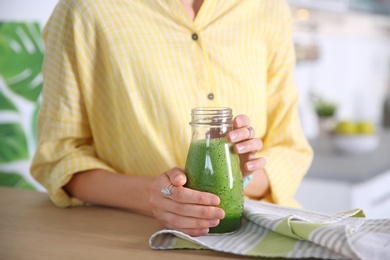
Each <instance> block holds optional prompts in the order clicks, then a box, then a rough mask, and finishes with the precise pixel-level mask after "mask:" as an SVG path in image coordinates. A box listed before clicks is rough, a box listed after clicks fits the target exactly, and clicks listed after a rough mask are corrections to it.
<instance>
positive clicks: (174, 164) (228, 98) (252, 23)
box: [31, 0, 312, 236]
mask: <svg viewBox="0 0 390 260" xmlns="http://www.w3.org/2000/svg"><path fill="white" fill-rule="evenodd" d="M44 40H45V48H46V53H45V59H44V65H43V76H44V91H43V100H42V106H41V110H40V114H39V119H38V132H39V133H38V135H39V145H38V148H37V151H36V154H35V156H34V160H33V163H32V166H31V172H32V175H33V176H34V177H35V178H36V179H37V180H38V181H39V182H41V183H42V184H43V185H44V186H45V187H46V188H47V190H48V192H49V194H50V197H51V199H52V200H53V202H54V203H55V204H56V205H57V206H60V207H68V206H73V205H82V204H86V203H91V204H98V205H106V206H112V207H119V208H126V209H129V210H132V211H135V212H140V213H142V214H147V215H152V216H154V217H155V218H156V219H157V220H158V221H159V222H161V223H162V224H163V225H164V226H165V227H167V228H172V229H176V230H180V231H182V232H184V233H187V234H189V235H192V236H199V235H204V234H207V233H208V231H209V228H210V227H213V226H216V225H218V223H219V220H220V219H222V218H223V217H224V214H225V213H224V212H223V210H222V209H220V208H218V207H217V206H218V204H219V198H218V197H217V196H215V195H213V194H210V193H203V192H198V191H195V190H191V189H188V188H185V187H183V185H184V184H185V182H186V177H185V174H184V172H183V170H182V168H183V166H184V164H185V159H186V155H187V150H188V147H189V142H190V139H191V137H190V134H191V129H190V127H189V125H188V122H189V121H190V118H189V113H190V111H191V108H194V107H209V106H213V107H220V106H223V107H231V108H232V109H233V111H234V112H235V113H237V114H239V115H238V116H236V117H235V120H234V131H232V132H230V134H229V136H228V139H229V141H231V142H232V143H234V150H235V152H236V153H238V154H239V157H240V163H241V170H242V174H243V178H245V177H247V176H250V175H251V176H253V178H252V180H251V181H250V182H249V184H248V185H247V186H246V188H245V195H246V196H247V197H249V198H253V199H264V200H266V201H270V202H272V203H277V204H280V205H290V206H296V205H297V204H296V203H295V202H294V199H293V196H294V193H295V190H296V188H297V186H298V185H299V183H300V180H301V179H302V177H303V175H304V174H305V172H306V171H307V169H308V167H309V165H310V162H311V158H312V151H311V148H310V146H309V145H308V142H307V140H306V139H305V137H304V135H303V133H302V131H301V128H300V123H299V117H298V111H297V104H298V95H297V90H296V87H295V85H294V78H293V67H294V61H295V57H294V51H293V45H292V37H291V16H290V12H289V9H288V6H287V5H286V3H285V1H283V0H264V1H241V0H234V1H233V0H232V1H199V0H198V1H197V0H193V1H189V0H187V1H185V0H182V1H179V0H175V1H173V0H172V1H154V0H150V1H119V0H117V1H107V0H87V1H85V0H61V1H60V2H59V3H58V5H57V7H56V9H55V10H54V12H53V14H52V16H51V18H50V20H49V21H48V23H47V25H46V27H45V30H44ZM255 130H256V131H255ZM265 159H266V160H267V166H266V167H265ZM170 184H172V185H173V186H172V188H171V189H170V190H165V188H167V187H168V186H169V185H170ZM162 191H163V192H162ZM164 193H165V194H164ZM167 195H169V196H167Z"/></svg>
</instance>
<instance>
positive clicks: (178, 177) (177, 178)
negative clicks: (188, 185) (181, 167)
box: [174, 175, 184, 182]
mask: <svg viewBox="0 0 390 260" xmlns="http://www.w3.org/2000/svg"><path fill="white" fill-rule="evenodd" d="M174 181H175V182H181V181H184V176H182V175H178V176H176V177H175V179H174Z"/></svg>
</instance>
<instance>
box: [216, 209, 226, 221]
mask: <svg viewBox="0 0 390 260" xmlns="http://www.w3.org/2000/svg"><path fill="white" fill-rule="evenodd" d="M214 216H215V217H216V218H217V219H223V218H224V217H225V212H224V211H223V210H217V211H215V213H214Z"/></svg>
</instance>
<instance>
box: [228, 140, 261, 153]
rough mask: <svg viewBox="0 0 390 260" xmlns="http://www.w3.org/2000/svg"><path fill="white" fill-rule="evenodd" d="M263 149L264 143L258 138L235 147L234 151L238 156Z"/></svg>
mask: <svg viewBox="0 0 390 260" xmlns="http://www.w3.org/2000/svg"><path fill="white" fill-rule="evenodd" d="M262 148H263V142H262V141H261V140H260V139H258V138H254V139H250V140H247V141H243V142H240V143H237V144H235V145H234V151H235V152H236V153H237V154H244V153H250V152H258V151H260V150H261V149H262Z"/></svg>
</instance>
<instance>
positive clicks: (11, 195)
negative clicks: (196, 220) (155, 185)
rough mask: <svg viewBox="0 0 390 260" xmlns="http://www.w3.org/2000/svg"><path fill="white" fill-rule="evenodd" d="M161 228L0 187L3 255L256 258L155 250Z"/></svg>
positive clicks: (147, 220) (120, 213) (146, 220)
mask: <svg viewBox="0 0 390 260" xmlns="http://www.w3.org/2000/svg"><path fill="white" fill-rule="evenodd" d="M160 229H161V226H160V225H159V224H158V223H157V222H156V221H155V220H154V219H153V218H151V217H146V216H143V215H139V214H136V213H132V212H129V211H125V210H118V209H113V208H107V207H95V206H90V207H74V208H67V209H61V208H57V207H55V206H54V205H53V204H52V203H51V202H50V200H49V197H48V194H47V193H42V192H37V191H30V190H18V189H12V188H5V187H0V259H29V260H34V259H39V260H44V259H93V260H98V259H105V260H106V259H115V260H118V259H126V260H129V259H142V260H143V259H158V260H162V259H169V260H176V259H180V260H182V259H185V260H192V259H198V260H200V259H207V260H212V259H255V258H253V257H245V256H239V255H233V254H227V253H221V252H216V251H212V250H153V249H151V248H150V247H149V242H148V241H149V238H150V236H151V235H152V234H153V233H155V232H156V231H158V230H160ZM256 259H272V260H277V259H276V258H256ZM306 260H307V259H306Z"/></svg>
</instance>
